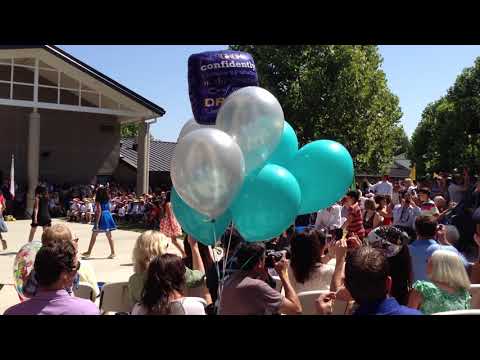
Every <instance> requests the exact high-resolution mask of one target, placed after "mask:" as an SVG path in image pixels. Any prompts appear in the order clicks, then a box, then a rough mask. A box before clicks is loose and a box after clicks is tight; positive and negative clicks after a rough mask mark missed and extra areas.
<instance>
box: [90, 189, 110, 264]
mask: <svg viewBox="0 0 480 360" xmlns="http://www.w3.org/2000/svg"><path fill="white" fill-rule="evenodd" d="M95 208H96V211H95V225H94V226H93V229H92V237H91V239H90V244H89V245H88V250H87V252H84V253H83V254H82V256H83V257H84V258H85V259H88V258H89V257H90V254H91V252H92V250H93V246H94V245H95V241H96V240H97V235H98V233H105V234H106V236H107V239H108V243H109V245H110V256H109V257H108V258H109V259H114V258H115V248H114V245H113V238H112V231H113V230H116V229H117V225H116V224H115V221H114V220H113V217H112V213H111V212H110V198H109V196H108V192H107V189H106V188H104V187H101V188H99V189H98V191H97V194H96V197H95Z"/></svg>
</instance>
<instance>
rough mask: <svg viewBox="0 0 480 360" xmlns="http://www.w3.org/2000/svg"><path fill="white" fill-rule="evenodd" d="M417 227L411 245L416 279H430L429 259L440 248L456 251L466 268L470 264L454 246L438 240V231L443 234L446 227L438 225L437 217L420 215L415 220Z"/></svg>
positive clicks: (414, 278) (414, 277)
mask: <svg viewBox="0 0 480 360" xmlns="http://www.w3.org/2000/svg"><path fill="white" fill-rule="evenodd" d="M415 229H416V232H417V240H415V241H413V242H412V243H411V244H410V245H409V250H410V255H411V257H412V271H413V280H414V281H417V280H428V276H427V261H428V258H429V256H430V255H431V254H432V253H433V252H434V251H435V250H438V249H442V250H447V251H452V252H454V253H456V254H457V255H458V256H459V257H460V259H461V260H462V262H463V264H464V266H465V267H466V268H468V267H469V266H470V264H469V263H468V261H467V260H466V259H465V257H464V256H463V255H462V254H461V253H460V252H459V251H458V250H457V249H456V248H455V247H454V246H450V245H443V244H441V243H440V244H439V243H438V242H437V236H438V235H439V234H438V233H439V232H440V236H442V235H443V231H444V228H443V227H442V226H441V227H439V226H438V222H437V219H436V218H435V217H433V216H419V217H418V218H417V219H416V220H415Z"/></svg>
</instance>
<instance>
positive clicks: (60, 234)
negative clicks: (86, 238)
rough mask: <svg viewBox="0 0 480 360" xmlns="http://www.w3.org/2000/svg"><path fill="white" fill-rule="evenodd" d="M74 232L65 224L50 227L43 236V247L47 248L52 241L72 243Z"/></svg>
mask: <svg viewBox="0 0 480 360" xmlns="http://www.w3.org/2000/svg"><path fill="white" fill-rule="evenodd" d="M72 239H73V236H72V232H71V231H70V229H69V228H68V226H66V225H64V224H55V225H53V226H50V227H48V228H47V229H45V231H44V232H43V234H42V245H43V246H45V245H47V244H49V243H50V242H52V241H72Z"/></svg>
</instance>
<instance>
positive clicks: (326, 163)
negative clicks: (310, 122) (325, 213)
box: [287, 140, 354, 215]
mask: <svg viewBox="0 0 480 360" xmlns="http://www.w3.org/2000/svg"><path fill="white" fill-rule="evenodd" d="M287 168H288V169H289V170H290V172H291V173H292V174H293V175H294V176H295V178H296V179H297V181H298V184H299V185H300V189H301V191H302V202H301V205H300V210H299V212H298V214H299V215H303V214H309V213H313V212H316V211H318V210H320V209H324V208H327V207H329V206H330V205H332V204H334V203H335V202H336V201H338V200H340V198H342V197H343V196H344V195H345V193H346V191H347V189H348V188H349V186H350V185H351V184H352V179H353V174H354V173H353V160H352V157H351V156H350V153H349V152H348V150H347V149H346V148H345V147H344V146H343V145H342V144H340V143H338V142H336V141H331V140H317V141H313V142H311V143H309V144H307V145H305V146H304V147H302V148H301V149H300V150H299V151H298V153H297V155H295V157H294V158H293V159H292V161H291V162H290V164H289V165H288V167H287Z"/></svg>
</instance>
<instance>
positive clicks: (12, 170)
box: [10, 154, 15, 199]
mask: <svg viewBox="0 0 480 360" xmlns="http://www.w3.org/2000/svg"><path fill="white" fill-rule="evenodd" d="M10 194H11V195H12V199H14V198H15V155H14V154H12V166H11V167H10Z"/></svg>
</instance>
